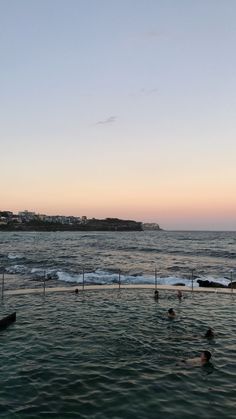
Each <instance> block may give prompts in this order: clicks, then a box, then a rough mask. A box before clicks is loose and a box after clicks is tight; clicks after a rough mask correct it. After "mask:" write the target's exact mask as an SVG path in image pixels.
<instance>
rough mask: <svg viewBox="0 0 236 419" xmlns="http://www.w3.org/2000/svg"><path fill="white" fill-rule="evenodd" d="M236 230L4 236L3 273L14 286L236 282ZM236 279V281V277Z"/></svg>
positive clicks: (0, 242) (0, 247) (0, 236)
mask: <svg viewBox="0 0 236 419" xmlns="http://www.w3.org/2000/svg"><path fill="white" fill-rule="evenodd" d="M235 257H236V232H200V231H175V232H174V231H143V232H0V269H1V271H3V270H4V271H5V272H6V273H8V274H10V275H12V278H14V281H11V285H9V287H10V288H11V287H15V288H17V287H23V286H32V281H35V284H37V282H39V283H40V281H42V279H43V278H44V276H46V278H47V280H48V286H50V285H52V286H55V285H65V284H70V285H71V284H72V283H73V284H74V283H75V284H76V283H78V284H79V283H81V282H82V272H83V270H84V273H85V276H84V277H85V282H86V283H93V284H111V283H116V282H117V281H118V275H119V272H120V278H121V282H122V283H130V284H135V283H139V284H141V283H153V282H154V278H155V271H156V277H157V283H158V284H165V285H170V284H176V283H182V284H185V285H190V283H191V281H190V278H191V276H192V273H193V275H194V281H193V285H194V286H198V283H197V280H198V279H199V278H201V279H208V280H214V281H218V282H220V283H223V284H225V285H228V284H229V282H230V276H231V275H232V277H233V280H236V262H235ZM234 277H235V279H234Z"/></svg>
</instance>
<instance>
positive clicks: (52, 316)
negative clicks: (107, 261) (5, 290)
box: [0, 290, 236, 419]
mask: <svg viewBox="0 0 236 419" xmlns="http://www.w3.org/2000/svg"><path fill="white" fill-rule="evenodd" d="M235 298H236V297H234V296H231V295H227V296H225V295H220V294H213V295H212V294H203V293H201V294H197V293H196V294H193V295H192V294H191V293H186V298H184V299H183V300H182V301H180V302H179V301H178V299H177V298H176V296H175V293H174V292H173V293H172V292H161V295H160V299H159V301H158V302H156V301H155V300H154V299H153V291H152V290H121V291H118V290H117V291H114V290H113V291H107V290H106V291H105V290H104V291H103V290H100V291H85V292H84V293H81V294H79V295H74V294H68V293H66V294H53V295H46V297H45V298H44V297H43V296H39V295H35V296H32V295H26V296H21V297H19V296H18V297H7V298H6V299H5V301H4V302H3V303H2V304H1V306H0V312H1V317H2V316H4V315H5V314H7V313H10V312H12V311H14V310H16V312H17V321H16V323H15V324H13V325H11V326H9V327H8V328H7V329H5V330H1V331H0V344H1V361H0V417H5V418H9V419H11V418H12V419H13V418H42V417H43V418H70V419H72V418H94V419H97V418H99V419H106V418H117V419H118V418H122V419H126V418H127V419H128V418H145V419H146V418H177V419H180V418H181V419H185V418H186V419H189V418H199V417H203V418H227V419H228V418H234V417H235V407H236V388H235V381H236V356H235V355H236V352H235V349H236V324H235V318H236V300H235ZM170 307H173V308H174V309H175V311H176V313H177V317H176V319H174V320H169V319H167V316H166V312H167V310H168V309H169V308H170ZM209 326H211V327H213V328H214V331H215V333H216V336H215V338H214V339H213V340H211V341H209V340H207V339H205V338H204V337H203V335H204V333H205V332H206V330H207V328H208V327H209ZM202 350H209V351H210V352H211V353H212V363H211V364H210V365H208V366H207V367H195V368H186V367H185V366H184V365H182V364H181V362H180V361H181V360H182V359H183V358H184V359H186V358H192V357H195V356H198V355H199V354H200V352H201V351H202Z"/></svg>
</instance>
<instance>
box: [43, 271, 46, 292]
mask: <svg viewBox="0 0 236 419" xmlns="http://www.w3.org/2000/svg"><path fill="white" fill-rule="evenodd" d="M45 293H46V271H44V277H43V295H44V296H45Z"/></svg>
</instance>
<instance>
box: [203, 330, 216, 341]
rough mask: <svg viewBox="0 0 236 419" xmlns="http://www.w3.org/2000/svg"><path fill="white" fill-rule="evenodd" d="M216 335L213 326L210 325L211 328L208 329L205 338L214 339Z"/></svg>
mask: <svg viewBox="0 0 236 419" xmlns="http://www.w3.org/2000/svg"><path fill="white" fill-rule="evenodd" d="M214 337H215V333H214V332H213V330H212V328H211V327H209V329H208V330H207V331H206V333H205V335H204V338H207V339H213V338H214Z"/></svg>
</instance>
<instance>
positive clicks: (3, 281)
mask: <svg viewBox="0 0 236 419" xmlns="http://www.w3.org/2000/svg"><path fill="white" fill-rule="evenodd" d="M4 283H5V277H4V271H3V273H2V299H3V297H4Z"/></svg>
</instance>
